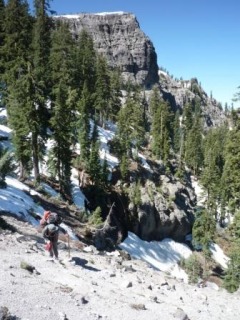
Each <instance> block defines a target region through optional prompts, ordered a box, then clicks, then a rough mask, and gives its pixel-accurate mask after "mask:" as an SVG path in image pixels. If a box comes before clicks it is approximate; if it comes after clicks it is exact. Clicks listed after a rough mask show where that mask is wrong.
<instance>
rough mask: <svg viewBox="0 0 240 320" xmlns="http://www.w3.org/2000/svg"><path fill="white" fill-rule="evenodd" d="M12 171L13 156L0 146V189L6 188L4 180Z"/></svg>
mask: <svg viewBox="0 0 240 320" xmlns="http://www.w3.org/2000/svg"><path fill="white" fill-rule="evenodd" d="M12 170H13V155H12V154H11V152H10V151H6V150H3V149H2V148H1V145H0V188H4V187H6V182H5V178H6V175H7V174H9V173H10V172H11V171H12Z"/></svg>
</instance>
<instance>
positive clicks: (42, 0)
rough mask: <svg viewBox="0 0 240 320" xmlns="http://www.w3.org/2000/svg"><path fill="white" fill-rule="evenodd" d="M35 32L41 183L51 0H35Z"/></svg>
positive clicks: (36, 148) (34, 122)
mask: <svg viewBox="0 0 240 320" xmlns="http://www.w3.org/2000/svg"><path fill="white" fill-rule="evenodd" d="M34 4H35V22H34V29H33V42H32V47H33V75H34V76H33V77H34V81H35V94H34V110H32V115H31V127H32V131H31V135H32V156H33V169H34V177H35V181H36V182H39V181H40V172H39V162H40V159H41V154H42V153H44V149H45V148H44V146H45V144H44V141H45V139H46V130H47V126H48V121H47V120H48V112H47V103H48V100H49V94H50V88H51V86H50V74H49V71H50V68H49V55H50V47H51V29H52V20H51V19H50V18H49V16H48V10H49V8H50V6H49V0H35V1H34Z"/></svg>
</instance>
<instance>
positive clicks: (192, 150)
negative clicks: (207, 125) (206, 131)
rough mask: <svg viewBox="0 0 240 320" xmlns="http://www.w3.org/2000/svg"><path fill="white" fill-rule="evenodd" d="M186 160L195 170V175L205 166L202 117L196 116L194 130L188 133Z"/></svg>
mask: <svg viewBox="0 0 240 320" xmlns="http://www.w3.org/2000/svg"><path fill="white" fill-rule="evenodd" d="M184 159H185V161H186V164H187V165H188V166H189V167H190V168H192V169H193V171H194V174H198V173H199V169H200V168H201V166H202V164H203V151H202V124H201V118H200V115H197V116H196V118H195V119H194V123H193V126H192V128H191V129H190V130H189V131H187V133H186V141H185V155H184Z"/></svg>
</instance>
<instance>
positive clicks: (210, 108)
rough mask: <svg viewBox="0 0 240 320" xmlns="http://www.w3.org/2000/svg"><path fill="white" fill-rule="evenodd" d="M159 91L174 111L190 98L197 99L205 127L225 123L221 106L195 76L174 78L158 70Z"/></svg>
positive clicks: (190, 99)
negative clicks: (188, 78)
mask: <svg viewBox="0 0 240 320" xmlns="http://www.w3.org/2000/svg"><path fill="white" fill-rule="evenodd" d="M159 83H160V91H161V94H162V97H163V98H164V100H168V101H169V102H170V104H171V107H172V109H173V110H174V111H176V110H177V109H182V108H183V107H184V105H186V104H187V103H191V101H192V100H195V101H198V103H199V105H200V108H201V110H202V117H203V119H204V124H205V127H206V128H207V127H217V126H220V125H222V124H223V123H226V121H227V118H226V114H225V113H224V111H223V108H222V106H221V105H220V104H219V103H218V102H217V101H216V100H215V99H214V98H212V97H209V96H208V95H207V93H206V92H205V91H204V90H203V88H202V87H201V84H200V83H199V82H198V80H197V79H196V78H193V79H191V80H182V79H174V78H173V77H172V76H170V75H169V74H168V73H167V72H164V71H162V70H160V71H159Z"/></svg>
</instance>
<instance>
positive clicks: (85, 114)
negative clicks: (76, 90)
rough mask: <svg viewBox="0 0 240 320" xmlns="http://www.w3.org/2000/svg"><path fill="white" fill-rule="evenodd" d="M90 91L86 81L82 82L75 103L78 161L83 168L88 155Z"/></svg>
mask: <svg viewBox="0 0 240 320" xmlns="http://www.w3.org/2000/svg"><path fill="white" fill-rule="evenodd" d="M91 101H92V99H91V93H90V92H89V90H88V86H87V81H85V82H84V85H83V90H82V95H81V98H80V100H79V101H78V104H77V110H78V112H79V116H78V119H77V129H76V130H77V133H78V141H79V144H80V162H81V164H82V167H83V169H86V168H87V163H88V160H89V156H90V143H91V142H90V111H91V107H92V104H91Z"/></svg>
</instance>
